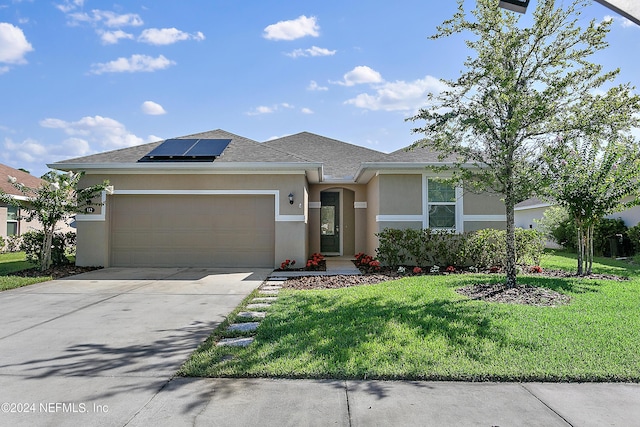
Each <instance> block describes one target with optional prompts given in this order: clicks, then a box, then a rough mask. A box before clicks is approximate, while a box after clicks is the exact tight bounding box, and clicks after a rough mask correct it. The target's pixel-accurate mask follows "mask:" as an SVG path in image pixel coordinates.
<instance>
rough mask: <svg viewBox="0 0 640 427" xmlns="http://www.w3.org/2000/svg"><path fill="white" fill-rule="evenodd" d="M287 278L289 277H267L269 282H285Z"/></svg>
mask: <svg viewBox="0 0 640 427" xmlns="http://www.w3.org/2000/svg"><path fill="white" fill-rule="evenodd" d="M287 279H288V278H287V277H275V276H274V277H267V282H284V281H285V280H287Z"/></svg>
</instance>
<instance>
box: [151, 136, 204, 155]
mask: <svg viewBox="0 0 640 427" xmlns="http://www.w3.org/2000/svg"><path fill="white" fill-rule="evenodd" d="M196 142H198V140H197V139H167V140H166V141H165V142H163V143H162V144H160V145H158V146H157V147H156V148H154V149H153V150H152V151H151V152H150V153H149V154H147V156H149V157H156V156H183V155H184V153H186V152H187V151H189V149H190V148H191V147H193V146H194V144H195V143H196Z"/></svg>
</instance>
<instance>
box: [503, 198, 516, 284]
mask: <svg viewBox="0 0 640 427" xmlns="http://www.w3.org/2000/svg"><path fill="white" fill-rule="evenodd" d="M509 189H510V188H508V190H507V191H506V193H507V194H505V207H506V211H507V259H506V265H505V270H506V274H507V280H506V282H505V286H506V287H507V288H514V287H515V286H516V284H517V266H516V226H515V214H514V206H515V203H514V202H513V195H512V194H510V193H511V192H510V191H509Z"/></svg>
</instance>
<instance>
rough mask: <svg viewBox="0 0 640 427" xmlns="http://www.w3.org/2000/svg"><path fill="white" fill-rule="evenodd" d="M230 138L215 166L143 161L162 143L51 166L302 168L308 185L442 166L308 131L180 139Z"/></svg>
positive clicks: (215, 133)
mask: <svg viewBox="0 0 640 427" xmlns="http://www.w3.org/2000/svg"><path fill="white" fill-rule="evenodd" d="M195 138H201V139H231V142H230V143H229V145H228V146H227V147H226V148H225V149H224V151H223V153H222V155H221V156H220V157H218V158H216V159H215V161H214V162H213V163H212V162H184V163H180V162H164V163H154V162H146V163H139V162H138V161H139V160H140V159H141V158H142V157H144V156H145V155H146V154H148V153H149V152H150V151H152V150H153V149H155V148H156V147H158V146H159V145H160V144H162V142H164V141H158V142H153V143H150V144H143V145H138V146H135V147H130V148H123V149H119V150H113V151H107V152H104V153H98V154H92V155H89V156H84V157H78V158H75V159H69V160H63V161H60V162H56V163H53V164H50V165H48V166H49V167H51V168H54V169H60V170H83V169H84V170H88V169H93V170H112V169H120V170H123V169H126V170H134V169H135V170H145V169H146V170H154V169H162V170H168V169H175V170H191V169H193V170H201V171H202V170H242V171H247V172H250V171H256V170H267V171H268V170H275V169H278V170H304V171H305V173H306V174H307V177H308V179H309V181H310V182H321V181H324V182H362V180H368V179H369V178H370V176H371V174H370V173H368V172H367V173H363V170H365V169H366V170H367V171H368V170H369V169H371V168H380V167H383V168H384V167H387V168H407V167H412V168H415V167H421V166H425V165H429V164H431V165H433V164H435V163H440V161H439V160H438V155H437V153H436V152H434V151H432V150H430V149H428V148H418V149H415V150H411V151H405V150H404V149H403V150H398V151H395V152H393V153H389V154H386V153H382V152H380V151H376V150H372V149H369V148H365V147H360V146H357V145H353V144H349V143H346V142H343V141H339V140H337V139H332V138H327V137H324V136H320V135H316V134H313V133H309V132H301V133H297V134H294V135H289V136H285V137H282V138H278V139H274V140H271V141H267V142H263V143H260V142H257V141H253V140H251V139H248V138H244V137H241V136H238V135H235V134H232V133H229V132H226V131H224V130H221V129H217V130H212V131H208V132H201V133H196V134H193V135H186V136H182V137H180V138H178V139H195Z"/></svg>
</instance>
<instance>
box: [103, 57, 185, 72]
mask: <svg viewBox="0 0 640 427" xmlns="http://www.w3.org/2000/svg"><path fill="white" fill-rule="evenodd" d="M175 64H176V63H175V62H174V61H171V60H169V59H167V58H165V57H164V55H160V56H158V57H157V58H153V57H151V56H147V55H131V57H130V58H118V59H116V60H114V61H110V62H106V63H98V64H92V66H91V67H92V68H93V70H92V71H91V72H92V73H93V74H103V73H124V72H128V73H136V72H152V71H156V70H163V69H165V68H168V67H170V66H172V65H175Z"/></svg>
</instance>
